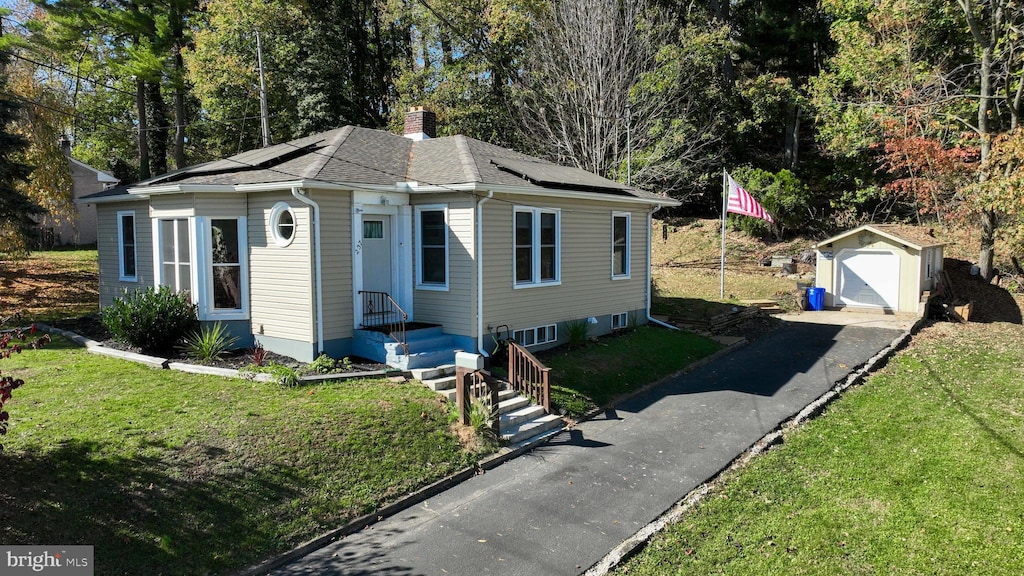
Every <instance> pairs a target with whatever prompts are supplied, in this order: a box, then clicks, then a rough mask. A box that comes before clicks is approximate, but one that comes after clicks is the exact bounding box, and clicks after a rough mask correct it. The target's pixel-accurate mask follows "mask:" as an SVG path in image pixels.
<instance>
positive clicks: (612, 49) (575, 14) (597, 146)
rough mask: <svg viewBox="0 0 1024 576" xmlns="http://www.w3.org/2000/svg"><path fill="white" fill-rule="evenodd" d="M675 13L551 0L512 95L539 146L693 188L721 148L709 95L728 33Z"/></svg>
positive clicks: (622, 176) (636, 1) (639, 177)
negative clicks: (679, 19) (682, 21)
mask: <svg viewBox="0 0 1024 576" xmlns="http://www.w3.org/2000/svg"><path fill="white" fill-rule="evenodd" d="M673 20H674V19H673V18H672V16H671V15H669V14H668V13H667V12H665V11H664V9H662V8H658V7H656V6H655V5H654V4H653V3H649V2H648V1H647V0H624V1H621V2H620V1H617V0H557V1H556V2H554V3H553V4H552V6H551V9H550V11H548V12H547V13H546V14H543V15H542V16H541V17H540V19H539V22H538V27H537V29H536V30H535V34H534V37H533V39H532V43H531V45H530V46H529V48H528V49H527V50H526V52H525V54H526V56H525V58H526V61H525V63H524V67H523V70H524V71H523V75H522V78H523V84H524V88H523V89H522V90H521V91H520V93H519V99H518V112H519V118H520V123H521V125H522V127H523V129H524V131H525V132H526V133H527V134H528V135H529V136H530V139H531V140H532V141H533V142H534V143H535V144H536V145H537V146H538V147H539V148H540V149H539V150H536V151H535V152H537V153H540V154H542V155H544V156H546V157H548V158H550V159H551V160H554V161H556V162H559V163H563V164H571V165H575V166H577V167H579V168H582V169H584V170H588V171H591V172H595V173H598V174H601V175H603V176H606V177H609V178H614V179H618V180H619V181H626V180H627V178H628V179H630V180H631V183H632V184H634V185H640V186H644V187H648V188H652V189H657V190H659V191H666V192H669V193H671V194H673V195H675V196H685V195H686V194H687V193H689V192H692V191H694V190H696V189H697V186H696V184H697V182H696V181H697V180H700V176H699V175H697V174H696V172H700V170H701V167H704V168H706V167H707V166H708V165H709V164H710V163H713V161H714V158H717V157H718V155H719V153H720V150H721V146H720V144H721V141H720V138H719V136H718V134H720V132H718V131H716V130H715V126H716V124H717V116H716V114H715V113H714V112H713V111H711V110H710V109H709V107H708V106H707V103H708V102H709V101H710V100H709V92H708V89H709V88H712V87H716V86H718V85H719V83H720V71H719V70H718V68H719V66H720V64H721V59H722V58H723V57H724V56H725V55H726V54H727V50H726V45H727V42H728V38H727V34H726V31H725V28H724V27H723V28H720V29H713V28H710V27H706V26H705V27H704V28H698V27H693V26H679V25H678V24H675V23H674V22H673ZM629 157H631V159H632V162H630V164H631V165H630V167H629V168H628V169H627V159H628V158H629ZM627 170H628V171H629V172H631V174H630V175H629V176H627Z"/></svg>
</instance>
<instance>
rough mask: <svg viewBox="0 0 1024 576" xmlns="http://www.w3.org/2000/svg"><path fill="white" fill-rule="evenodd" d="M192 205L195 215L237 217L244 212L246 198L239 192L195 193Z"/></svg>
mask: <svg viewBox="0 0 1024 576" xmlns="http://www.w3.org/2000/svg"><path fill="white" fill-rule="evenodd" d="M194 205H195V214H196V216H207V217H209V218H238V217H239V216H241V215H243V214H245V205H246V198H245V196H244V195H239V194H197V195H196V197H195V200H194Z"/></svg>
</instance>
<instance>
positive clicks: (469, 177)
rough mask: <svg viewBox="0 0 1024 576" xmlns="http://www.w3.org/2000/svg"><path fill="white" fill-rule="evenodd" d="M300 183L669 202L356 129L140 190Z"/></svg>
mask: <svg viewBox="0 0 1024 576" xmlns="http://www.w3.org/2000/svg"><path fill="white" fill-rule="evenodd" d="M294 180H317V181H321V182H329V183H340V184H355V185H358V184H366V185H394V184H396V183H398V182H417V183H419V184H420V185H427V186H429V185H440V186H445V185H456V184H481V185H485V186H486V185H491V186H515V187H519V188H525V189H529V188H537V189H538V190H541V189H567V190H583V191H587V192H597V193H605V194H613V195H617V196H632V197H637V198H644V199H658V198H663V197H662V196H659V195H657V194H652V193H650V192H646V191H643V190H638V189H635V188H630V187H627V186H625V185H623V184H620V183H618V182H615V181H612V180H608V179H606V178H602V177H600V176H597V175H595V174H591V173H589V172H586V171H583V170H580V169H579V168H569V167H564V166H559V165H557V164H553V163H551V162H547V161H544V160H541V159H539V158H534V157H532V156H527V155H526V154H521V153H519V152H516V151H514V150H510V149H508V148H502V147H500V146H495V145H493V144H488V143H486V142H482V141H480V140H475V139H473V138H468V137H466V136H448V137H443V138H431V139H426V140H419V141H414V140H410V139H408V138H405V137H403V136H400V135H398V134H391V133H389V132H383V131H380V130H371V129H368V128H359V127H355V126H345V127H344V128H338V129H336V130H331V131H328V132H321V133H319V134H313V135H311V136H307V137H304V138H299V139H297V140H293V141H291V142H285V143H282V144H276V145H274V146H270V147H267V148H262V149H259V150H250V151H248V152H243V153H241V154H236V155H235V156H231V157H230V158H225V159H222V160H217V161H215V162H210V163H206V164H200V165H197V166H192V167H189V168H185V169H183V170H180V171H177V172H175V173H170V174H165V175H163V176H160V177H158V178H154V179H151V180H147V181H145V182H140V183H139V184H136V185H134V186H133V189H135V190H140V191H143V190H145V189H146V188H147V187H155V186H165V185H168V184H207V185H210V184H212V185H244V184H269V183H275V182H288V181H294Z"/></svg>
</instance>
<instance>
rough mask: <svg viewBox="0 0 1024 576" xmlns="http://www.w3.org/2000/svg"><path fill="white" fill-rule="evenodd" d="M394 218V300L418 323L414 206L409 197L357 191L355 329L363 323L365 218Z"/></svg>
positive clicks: (354, 203) (354, 209)
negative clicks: (414, 274) (413, 241)
mask: <svg viewBox="0 0 1024 576" xmlns="http://www.w3.org/2000/svg"><path fill="white" fill-rule="evenodd" d="M364 215H381V216H391V231H390V232H391V289H392V291H393V293H392V294H391V297H392V298H394V299H395V301H396V302H398V305H399V306H401V307H402V309H403V310H405V312H406V313H407V314H408V315H409V318H408V320H409V321H410V322H412V321H413V320H414V319H415V313H414V310H413V294H412V287H413V284H414V282H413V269H412V254H413V253H412V206H410V205H409V195H408V194H401V193H394V192H390V193H381V192H363V191H355V192H353V193H352V311H353V329H358V328H359V325H360V324H362V321H363V310H362V306H361V298H360V296H359V291H360V290H362V289H363V256H362V251H361V250H360V246H361V245H360V241H361V240H362V237H363V216H364Z"/></svg>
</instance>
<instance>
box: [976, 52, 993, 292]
mask: <svg viewBox="0 0 1024 576" xmlns="http://www.w3.org/2000/svg"><path fill="white" fill-rule="evenodd" d="M979 76H980V78H979V80H980V88H981V90H980V94H979V95H980V96H981V97H980V98H979V100H978V134H979V136H980V137H981V165H982V166H985V165H986V162H987V161H988V157H989V155H990V154H991V152H992V126H991V123H990V121H989V110H990V109H991V106H992V96H993V93H992V47H991V46H984V47H983V49H982V52H981V69H980V70H979ZM980 174H981V176H980V178H981V179H982V180H984V178H985V172H984V171H980ZM997 223H998V219H997V218H996V214H995V212H992V211H991V210H984V211H982V213H981V251H980V252H979V254H978V268H980V270H981V272H980V273H981V276H982V277H983V278H984V279H985V280H991V279H992V277H993V276H994V275H995V264H994V262H995V237H996V225H997Z"/></svg>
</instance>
